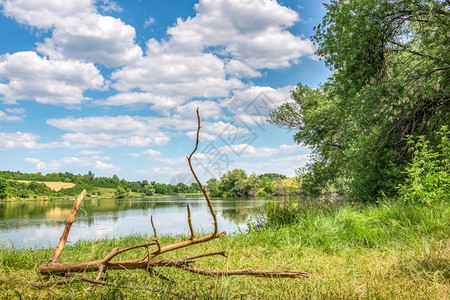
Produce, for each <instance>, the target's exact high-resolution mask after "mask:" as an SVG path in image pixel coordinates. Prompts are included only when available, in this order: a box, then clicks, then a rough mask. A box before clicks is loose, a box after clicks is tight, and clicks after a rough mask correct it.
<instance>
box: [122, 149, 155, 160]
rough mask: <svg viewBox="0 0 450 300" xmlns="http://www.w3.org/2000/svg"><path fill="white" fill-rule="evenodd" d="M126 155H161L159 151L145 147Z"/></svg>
mask: <svg viewBox="0 0 450 300" xmlns="http://www.w3.org/2000/svg"><path fill="white" fill-rule="evenodd" d="M128 155H130V156H132V157H142V156H146V157H150V158H155V157H158V156H160V155H161V152H159V151H156V150H153V149H147V150H144V151H142V152H139V153H128Z"/></svg>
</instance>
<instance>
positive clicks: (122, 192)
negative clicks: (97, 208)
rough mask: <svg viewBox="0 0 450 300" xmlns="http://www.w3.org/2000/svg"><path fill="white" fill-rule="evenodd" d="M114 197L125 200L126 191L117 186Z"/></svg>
mask: <svg viewBox="0 0 450 300" xmlns="http://www.w3.org/2000/svg"><path fill="white" fill-rule="evenodd" d="M114 196H115V197H116V198H125V197H126V196H127V191H126V190H125V189H124V188H123V187H121V186H119V187H117V188H116V189H115V191H114Z"/></svg>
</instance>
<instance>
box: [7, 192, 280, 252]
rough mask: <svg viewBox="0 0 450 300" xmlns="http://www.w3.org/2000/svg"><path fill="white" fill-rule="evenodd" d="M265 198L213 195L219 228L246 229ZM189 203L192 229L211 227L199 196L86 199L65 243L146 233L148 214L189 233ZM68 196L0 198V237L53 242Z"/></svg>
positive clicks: (20, 242) (160, 224)
mask: <svg viewBox="0 0 450 300" xmlns="http://www.w3.org/2000/svg"><path fill="white" fill-rule="evenodd" d="M269 201H273V200H267V199H242V198H227V199H212V200H211V203H212V205H213V207H214V210H215V212H216V214H217V220H218V225H219V231H226V232H227V233H228V234H232V233H233V232H237V231H239V230H240V228H241V229H243V230H245V229H246V222H247V220H248V219H249V218H251V217H252V216H254V215H255V214H256V213H258V212H259V211H260V209H261V208H262V207H263V206H264V205H265V204H266V203H268V202H269ZM187 204H189V207H190V209H191V214H192V224H193V226H194V229H195V231H196V232H197V233H198V232H201V231H203V232H212V230H213V228H214V226H213V220H212V217H211V215H210V213H209V210H208V207H207V205H206V201H205V199H204V198H203V197H186V198H179V197H173V198H142V199H85V200H83V203H82V204H81V208H82V209H83V210H85V211H86V213H87V216H86V217H85V213H84V211H83V210H81V209H80V210H79V211H78V214H77V217H76V218H77V221H76V222H75V223H74V224H73V225H72V229H71V230H70V234H69V238H68V240H67V244H68V245H70V244H73V243H75V242H76V241H78V240H94V239H100V238H104V237H109V238H118V237H120V236H126V235H132V234H139V235H145V234H149V235H150V236H153V230H152V226H151V223H150V216H151V215H153V221H154V223H155V227H156V230H157V232H158V234H159V235H165V234H186V235H187V234H189V227H188V222H187V210H186V205H187ZM72 207H73V201H69V200H52V201H33V202H20V203H17V202H7V203H0V241H1V243H2V244H3V245H6V246H11V245H12V246H13V247H15V248H30V247H31V248H46V247H56V245H57V244H58V242H59V239H60V237H61V234H62V232H63V229H64V226H65V223H66V220H67V218H68V216H69V214H70V211H71V210H72Z"/></svg>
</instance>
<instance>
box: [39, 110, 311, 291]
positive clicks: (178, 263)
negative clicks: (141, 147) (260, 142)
mask: <svg viewBox="0 0 450 300" xmlns="http://www.w3.org/2000/svg"><path fill="white" fill-rule="evenodd" d="M196 112H197V138H196V141H195V148H194V150H193V151H192V153H191V154H190V155H189V156H187V160H188V164H189V168H190V170H191V172H192V175H193V176H194V178H195V180H196V181H197V183H198V185H199V186H200V189H201V190H202V193H203V195H204V197H205V200H206V203H207V205H208V208H209V211H210V213H211V215H212V217H213V220H214V232H213V233H212V234H209V235H206V236H203V237H197V238H196V237H195V232H194V228H193V226H192V218H191V211H190V208H189V206H187V214H188V216H187V219H188V225H189V230H190V237H189V239H187V240H184V241H181V242H177V243H174V244H170V245H166V246H161V245H160V243H159V240H158V235H157V231H156V227H155V224H154V222H153V216H152V217H151V218H150V222H151V226H152V229H153V234H154V238H153V241H152V242H147V243H142V244H137V245H132V246H129V247H126V248H123V249H119V248H118V247H116V248H113V249H112V250H111V251H110V252H109V253H108V254H107V255H106V256H105V257H104V258H102V259H99V260H94V261H84V262H75V263H58V259H59V257H60V255H61V252H62V250H63V249H64V245H65V243H66V241H67V237H68V235H69V231H70V228H71V226H72V224H73V222H74V219H75V215H76V213H77V211H78V209H79V207H80V205H81V201H82V200H83V198H84V197H85V195H86V191H85V190H84V191H83V192H82V193H81V194H80V195H79V196H78V198H77V199H76V201H75V203H74V207H73V209H72V212H71V213H70V216H69V218H68V220H67V223H66V226H65V228H64V232H63V234H62V236H61V240H60V242H59V244H58V247H57V248H56V250H55V253H54V255H53V257H52V258H51V259H50V261H49V262H45V263H43V264H42V265H41V267H40V272H41V274H43V275H65V276H69V277H74V276H76V277H75V278H76V279H78V280H83V281H88V282H91V283H94V284H98V285H104V284H109V283H108V282H107V281H102V280H100V279H101V278H102V275H103V274H105V273H106V271H107V270H123V269H128V270H129V269H143V270H147V271H149V270H152V272H151V273H154V272H153V271H154V270H153V268H155V267H173V268H178V269H182V270H185V271H188V272H191V273H197V274H201V275H206V276H231V275H250V276H256V277H285V278H302V279H306V278H309V274H308V273H304V272H296V271H272V270H250V269H249V270H208V269H202V268H198V267H193V266H192V264H194V263H195V262H196V261H197V259H199V258H203V257H209V256H223V257H225V258H227V257H228V256H227V254H226V252H225V251H219V252H213V253H204V254H199V255H195V256H191V257H186V258H181V259H158V260H157V259H155V258H156V257H157V256H159V255H161V254H164V253H167V252H171V251H174V250H178V249H181V248H184V247H189V246H192V245H195V244H201V243H206V242H209V241H211V240H214V239H216V238H221V237H224V236H225V235H226V232H225V231H223V232H218V225H217V216H216V213H215V212H214V209H213V207H212V204H211V200H210V198H209V195H208V193H207V191H206V187H205V186H203V185H202V184H201V182H200V180H199V179H198V177H197V175H196V173H195V171H194V168H193V167H192V161H191V159H192V157H193V155H194V153H195V152H196V151H197V149H198V145H199V142H200V140H199V135H200V128H201V126H200V114H199V111H198V108H197V111H196ZM152 246H156V249H154V250H152V251H151V250H150V248H149V247H152ZM138 248H146V249H147V251H148V254H147V256H145V257H144V258H142V259H132V260H121V261H113V258H115V257H116V256H117V255H119V254H122V253H125V252H128V251H131V250H134V249H138ZM78 272H98V274H97V276H96V278H95V279H94V278H91V277H88V276H86V275H78V274H75V275H74V273H78ZM72 279H73V278H72ZM70 281H71V280H61V281H56V282H50V283H43V284H35V285H34V286H36V287H38V286H39V287H42V286H47V285H53V284H61V283H68V282H70Z"/></svg>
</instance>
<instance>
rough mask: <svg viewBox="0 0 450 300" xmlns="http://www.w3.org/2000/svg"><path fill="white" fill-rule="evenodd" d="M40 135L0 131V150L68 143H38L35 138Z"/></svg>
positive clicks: (43, 147)
mask: <svg viewBox="0 0 450 300" xmlns="http://www.w3.org/2000/svg"><path fill="white" fill-rule="evenodd" d="M39 138H40V137H39V136H37V135H35V134H31V133H23V132H20V131H17V132H0V150H9V149H16V148H25V149H47V148H57V147H67V146H69V144H68V143H60V142H51V143H42V144H40V143H38V142H37V140H38V139H39Z"/></svg>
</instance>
